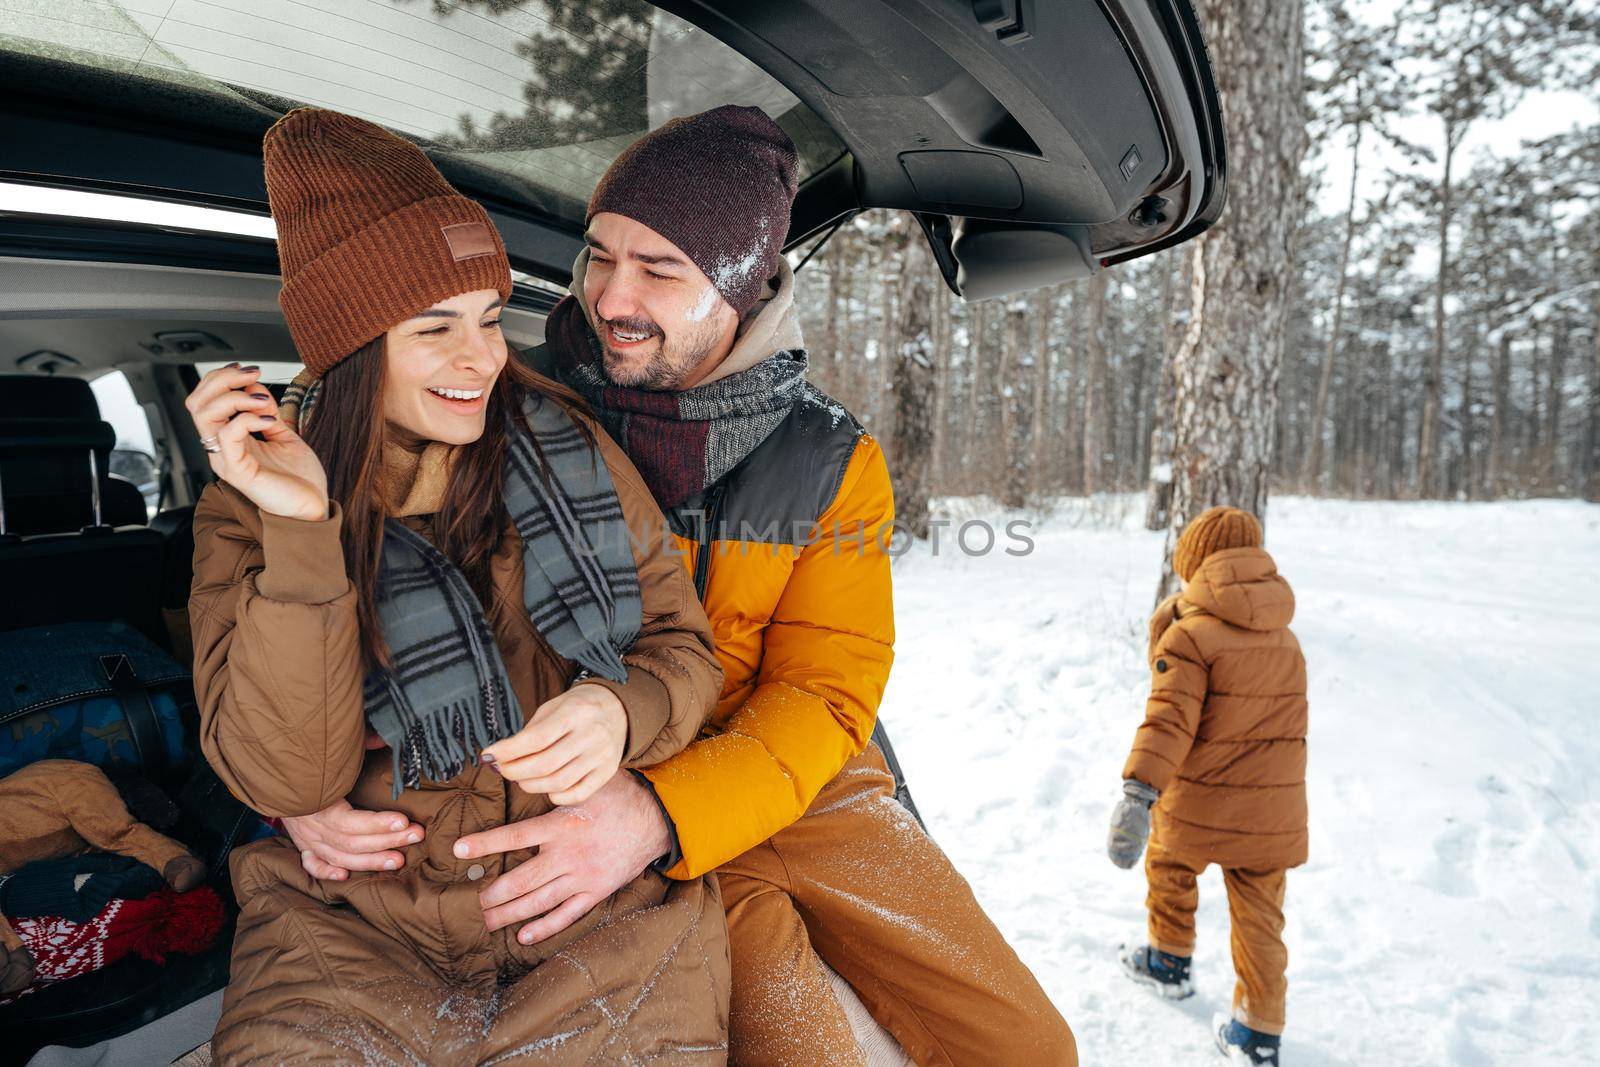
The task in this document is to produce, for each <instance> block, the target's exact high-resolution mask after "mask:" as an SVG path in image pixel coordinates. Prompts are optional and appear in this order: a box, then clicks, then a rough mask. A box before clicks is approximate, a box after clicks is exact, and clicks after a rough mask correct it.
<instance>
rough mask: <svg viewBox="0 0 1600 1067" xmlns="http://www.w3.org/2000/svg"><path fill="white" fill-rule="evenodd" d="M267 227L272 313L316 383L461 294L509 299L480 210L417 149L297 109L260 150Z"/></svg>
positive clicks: (505, 275) (507, 275)
mask: <svg viewBox="0 0 1600 1067" xmlns="http://www.w3.org/2000/svg"><path fill="white" fill-rule="evenodd" d="M261 155H262V159H263V161H264V162H265V164H266V178H267V200H268V202H269V203H270V204H271V206H272V219H273V221H274V222H275V223H276V224H277V227H278V261H279V263H280V264H281V265H282V269H283V289H282V291H281V292H280V293H279V294H278V304H279V306H280V307H282V308H283V317H284V319H285V320H287V321H288V323H289V333H290V335H291V336H292V337H293V338H294V343H295V348H297V349H298V350H299V352H300V358H301V360H302V361H304V363H305V365H306V368H307V369H308V370H310V371H312V372H313V373H314V374H316V375H317V376H318V377H320V376H321V375H323V374H326V373H327V371H328V369H329V368H330V367H332V366H333V365H334V364H335V363H338V362H339V361H340V360H342V359H344V358H345V357H346V356H348V355H351V354H352V353H354V352H355V351H356V350H357V349H359V348H360V347H361V346H362V345H364V344H366V343H367V342H368V341H371V340H372V339H373V338H374V337H377V336H378V335H379V334H381V333H384V332H385V331H386V330H388V329H390V328H391V327H394V326H397V325H399V324H400V323H402V322H404V321H405V320H406V319H408V318H410V317H411V316H413V315H415V314H416V313H417V312H419V311H422V310H424V309H425V308H427V307H430V306H431V305H433V304H436V303H438V302H439V301H441V300H447V299H449V298H450V297H452V296H457V295H459V294H461V293H471V292H476V291H477V290H479V289H496V290H499V292H500V295H501V296H503V297H507V298H509V297H510V296H511V264H510V263H509V262H508V261H507V259H506V249H505V245H504V244H502V243H501V241H500V234H499V233H498V232H496V230H495V228H494V224H493V223H491V222H490V221H489V215H488V213H487V212H485V211H484V210H483V207H482V206H481V205H479V204H478V203H477V202H476V201H474V200H469V199H467V198H466V197H464V196H462V195H461V194H460V193H458V192H456V191H455V189H454V188H452V187H451V185H450V183H449V182H447V181H445V180H444V175H442V174H440V173H439V171H438V168H436V167H435V166H434V165H433V162H432V161H431V160H430V159H428V157H427V156H425V155H423V153H422V150H421V149H420V148H418V147H417V146H416V145H414V144H412V143H411V142H410V141H407V140H405V139H403V138H400V137H396V136H395V135H394V134H392V133H390V132H389V131H388V130H385V129H384V128H383V127H381V126H375V125H373V124H372V123H370V122H366V121H364V120H362V119H358V118H352V117H351V116H349V115H341V114H339V113H338V112H337V111H323V110H320V109H317V108H309V107H307V108H299V109H297V110H294V111H291V112H289V113H288V114H287V115H285V116H284V117H283V118H281V119H279V120H278V121H277V123H276V124H274V125H273V127H272V129H270V130H268V131H267V135H266V138H265V139H264V140H263V142H262V145H261Z"/></svg>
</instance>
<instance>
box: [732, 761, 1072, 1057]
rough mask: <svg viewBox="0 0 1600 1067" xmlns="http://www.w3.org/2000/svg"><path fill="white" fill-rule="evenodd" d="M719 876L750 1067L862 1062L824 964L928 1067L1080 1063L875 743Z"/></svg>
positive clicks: (736, 1011) (740, 1045) (737, 1041)
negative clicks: (904, 801)
mask: <svg viewBox="0 0 1600 1067" xmlns="http://www.w3.org/2000/svg"><path fill="white" fill-rule="evenodd" d="M717 877H718V880H719V881H720V882H721V884H722V897H723V904H724V905H725V906H726V908H727V910H728V933H729V941H730V947H731V950H732V956H733V1004H732V1009H731V1015H730V1020H729V1037H728V1040H729V1051H730V1060H731V1062H732V1063H733V1064H735V1065H738V1067H746V1065H753V1064H785V1065H804V1064H829V1065H836V1064H859V1063H861V1062H862V1061H861V1058H860V1054H859V1053H858V1051H857V1048H856V1043H855V1040H854V1038H853V1037H852V1036H851V1032H850V1025H849V1022H848V1020H847V1018H846V1016H845V1014H844V1011H843V1010H842V1009H841V1008H840V1007H839V1004H838V1001H837V1000H836V999H835V998H834V995H833V992H832V990H831V989H830V987H829V983H828V978H827V975H826V974H825V973H824V972H823V971H822V969H821V968H819V967H818V966H817V963H816V955H820V956H821V957H822V958H823V959H824V960H826V961H827V962H828V964H829V966H831V967H832V968H833V969H834V970H836V971H838V972H839V974H840V975H841V976H842V977H843V978H844V979H845V980H846V981H847V982H849V983H850V985H851V986H852V987H853V988H854V989H855V990H856V992H857V994H858V995H859V996H860V998H861V1001H862V1003H863V1004H865V1005H866V1007H867V1010H868V1011H870V1012H871V1013H872V1016H873V1017H874V1018H875V1019H877V1020H878V1022H879V1023H881V1024H882V1025H883V1026H884V1028H885V1029H887V1030H888V1031H889V1032H890V1033H891V1034H893V1035H894V1036H895V1038H896V1039H897V1040H898V1041H899V1042H900V1044H901V1046H902V1047H903V1048H904V1049H905V1050H906V1052H907V1053H908V1054H909V1055H910V1056H911V1058H912V1059H913V1060H915V1061H916V1062H917V1063H918V1064H919V1065H923V1067H927V1065H930V1064H939V1065H958V1067H965V1065H967V1064H974V1063H1005V1064H1029V1065H1038V1067H1046V1065H1049V1067H1055V1065H1071V1064H1075V1063H1077V1049H1076V1045H1075V1043H1074V1040H1073V1037H1072V1031H1071V1030H1069V1029H1068V1028H1067V1024H1066V1022H1065V1021H1064V1020H1063V1019H1062V1018H1061V1015H1060V1013H1059V1012H1057V1011H1056V1009H1055V1007H1054V1006H1053V1005H1052V1004H1051V1003H1050V998H1049V997H1048V996H1046V995H1045V992H1044V990H1043V989H1042V988H1040V986H1039V983H1038V982H1037V981H1036V980H1035V979H1034V977H1033V975H1032V973H1030V972H1029V970H1028V968H1027V967H1026V966H1025V965H1024V964H1023V963H1022V961H1021V960H1020V959H1018V958H1017V954H1016V953H1015V952H1014V951H1012V949H1011V946H1010V945H1008V944H1006V942H1005V938H1003V937H1002V936H1001V934H1000V931H999V930H997V929H996V928H995V926H994V924H993V923H992V922H990V921H989V917H988V916H986V915H985V914H984V913H983V909H982V908H981V907H980V906H979V904H978V901H977V900H976V899H975V898H974V897H973V895H972V890H971V889H970V888H969V887H968V886H967V883H966V881H965V880H964V879H963V878H962V877H961V875H960V874H959V873H957V872H956V869H955V867H954V866H953V865H952V864H951V863H950V860H949V859H948V858H947V857H946V856H945V854H944V853H943V852H942V851H940V849H939V847H938V846H937V845H935V844H934V843H933V842H932V841H931V840H929V838H928V836H927V835H926V834H924V833H923V832H922V829H921V828H920V827H919V826H918V825H917V823H916V820H915V819H913V818H912V817H911V815H910V813H909V812H907V811H906V810H905V808H903V807H901V806H900V804H899V803H898V802H896V801H895V799H894V779H893V778H892V777H891V776H890V774H889V771H888V768H887V767H886V766H885V764H884V760H883V756H882V754H881V753H880V752H879V751H878V749H877V747H876V746H868V748H867V750H866V751H865V752H863V753H862V754H861V755H860V756H857V757H856V758H855V759H853V760H851V761H850V762H849V763H847V764H846V765H845V767H844V770H842V771H840V772H839V774H838V776H837V777H835V778H834V780H833V781H832V782H830V783H828V785H827V786H825V787H824V788H823V790H822V792H821V794H820V795H819V796H818V797H817V799H816V801H815V802H814V803H813V804H812V805H811V808H810V810H809V811H807V812H806V814H805V815H804V816H802V817H801V818H800V820H799V821H798V822H796V823H794V824H793V825H792V826H789V827H787V828H786V829H784V830H781V831H779V832H778V833H777V834H776V835H774V836H773V837H772V838H771V840H769V841H767V842H766V843H765V844H762V845H758V846H757V847H755V848H753V849H751V850H750V851H749V852H746V853H745V854H744V855H742V856H740V857H739V858H738V859H736V860H733V861H732V862H730V863H727V864H725V865H724V866H723V867H722V868H720V869H719V870H718V872H717ZM813 947H814V948H815V950H816V953H815V954H813V952H812V949H813Z"/></svg>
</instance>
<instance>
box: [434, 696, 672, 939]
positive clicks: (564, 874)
mask: <svg viewBox="0 0 1600 1067" xmlns="http://www.w3.org/2000/svg"><path fill="white" fill-rule="evenodd" d="M588 688H591V689H597V688H599V687H598V686H589V687H588ZM535 846H538V849H539V854H538V855H537V856H534V857H533V858H532V859H529V860H525V861H524V862H523V863H522V864H521V865H520V866H518V867H516V868H513V869H512V870H509V871H507V872H506V873H504V874H502V875H501V876H500V877H499V878H496V879H495V880H494V881H493V882H490V883H489V885H488V887H487V888H486V889H484V891H483V892H482V893H480V894H478V902H479V903H480V904H482V905H483V919H484V922H485V924H486V925H487V926H488V928H489V929H490V930H498V929H500V928H501V927H504V926H510V925H511V924H513V923H518V922H521V921H522V920H524V919H532V918H533V917H534V916H542V918H540V919H538V921H536V922H531V923H529V924H528V925H526V926H524V927H523V928H522V929H521V930H519V931H518V932H517V940H518V941H521V942H522V943H523V944H524V945H531V944H533V943H534V942H536V941H543V940H544V939H545V938H547V937H553V936H555V935H556V934H558V933H560V932H561V931H562V930H565V929H566V928H567V927H568V926H571V925H572V924H573V923H574V922H576V921H577V920H578V919H580V918H581V917H582V916H583V915H585V914H586V913H587V912H588V911H589V909H590V908H592V907H594V906H595V905H596V904H598V903H599V902H600V901H602V900H604V899H606V898H607V897H609V896H610V895H611V894H612V893H615V892H616V891H617V890H618V889H621V888H622V887H623V886H625V885H627V884H628V883H629V882H631V881H633V880H634V879H635V878H637V877H639V875H640V874H641V873H642V872H643V871H644V869H645V868H646V867H648V866H649V865H650V864H651V862H652V861H654V860H655V859H656V858H657V857H659V856H661V855H664V854H665V853H666V852H667V851H668V850H669V849H671V847H672V837H671V832H670V831H669V830H668V828H667V823H666V820H665V819H664V818H663V817H662V815H661V808H660V807H659V806H658V805H657V804H656V800H655V798H654V797H653V796H651V795H650V789H649V787H648V786H646V785H645V784H644V783H643V782H641V781H639V779H638V778H636V777H634V776H633V775H632V774H619V775H617V776H616V777H614V778H612V779H611V781H609V782H607V783H606V784H605V785H604V786H602V787H601V789H600V791H599V792H597V793H595V794H594V795H593V796H591V797H590V798H589V799H588V800H587V801H585V802H584V803H582V804H579V805H576V806H573V807H564V808H557V809H555V810H554V811H552V812H549V813H547V814H544V815H540V816H539V817H537V818H534V819H524V820H523V821H522V822H515V823H510V824H508V825H506V826H500V827H496V828H495V829H493V830H485V831H483V832H482V833H476V834H468V835H467V836H466V837H463V838H461V840H459V841H457V842H456V846H455V854H456V856H457V858H459V859H476V858H478V857H480V856H488V855H494V854H496V853H501V852H515V851H517V850H519V849H528V848H533V847H535Z"/></svg>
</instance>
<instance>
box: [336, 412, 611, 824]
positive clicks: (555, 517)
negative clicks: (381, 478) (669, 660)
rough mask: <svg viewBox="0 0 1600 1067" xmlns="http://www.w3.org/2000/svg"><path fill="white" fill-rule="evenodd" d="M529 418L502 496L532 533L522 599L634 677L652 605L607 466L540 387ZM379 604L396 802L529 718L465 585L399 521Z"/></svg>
mask: <svg viewBox="0 0 1600 1067" xmlns="http://www.w3.org/2000/svg"><path fill="white" fill-rule="evenodd" d="M522 415H523V418H524V419H526V421H527V427H528V428H529V429H531V431H532V434H531V436H530V434H529V433H528V432H527V430H525V429H524V428H523V426H522V424H521V423H520V422H519V420H517V419H516V418H515V417H513V418H512V420H511V421H512V425H511V427H510V433H509V437H510V442H511V447H510V451H509V454H508V457H507V463H506V471H505V503H506V511H507V512H508V513H509V515H510V517H511V521H512V523H513V525H515V526H516V529H517V533H518V534H520V535H521V537H522V560H523V585H522V598H523V604H524V605H525V606H526V607H527V610H528V616H529V618H531V619H532V620H533V624H534V626H536V627H537V628H538V630H539V633H540V634H542V635H543V636H544V639H545V640H546V641H547V642H548V643H549V645H550V647H551V648H552V649H554V650H555V651H556V652H557V653H559V654H560V655H562V656H564V657H566V658H567V659H569V660H572V661H573V662H575V663H577V664H578V665H579V666H580V667H581V668H583V669H584V670H585V671H587V672H590V673H592V674H597V675H600V676H602V677H605V678H609V679H611V680H613V681H617V682H621V681H624V680H625V679H626V678H627V668H626V667H625V666H624V665H623V662H622V653H624V652H626V651H627V650H628V649H629V648H631V647H632V646H633V641H634V638H635V637H637V636H638V633H639V625H640V619H641V613H642V605H641V602H640V595H639V574H638V570H637V569H636V567H635V566H634V561H633V553H632V549H631V544H632V542H631V540H630V538H629V535H628V530H627V525H626V521H625V519H624V518H623V514H622V505H621V502H620V501H619V500H618V499H617V494H616V489H615V488H614V487H613V485H612V483H611V475H610V472H609V471H607V470H606V466H605V463H604V462H602V461H601V460H600V458H599V456H598V455H597V454H596V452H595V449H594V447H593V446H592V445H591V444H590V443H589V442H588V441H586V440H585V439H584V437H583V434H582V432H581V431H580V430H579V428H578V426H577V424H576V423H574V422H573V421H572V419H571V418H570V417H569V416H568V415H567V413H566V412H564V411H563V410H562V409H561V407H560V406H559V405H557V404H556V403H554V402H553V401H549V400H546V399H545V398H543V397H541V396H539V395H538V394H534V393H530V394H529V396H528V399H527V400H526V401H525V403H524V405H523V408H522ZM535 440H537V442H538V448H537V450H536V449H535V446H534V442H535ZM541 455H542V462H541ZM377 609H378V618H379V620H380V622H381V623H382V625H383V636H384V640H385V642H386V643H387V644H388V647H389V656H390V668H389V669H388V670H382V669H378V670H374V671H373V672H372V674H371V675H370V676H369V677H368V678H367V680H366V686H365V697H366V711H367V721H368V722H369V723H370V724H371V725H372V728H373V729H374V730H376V731H378V734H379V736H381V737H382V738H383V739H384V741H386V742H387V743H388V745H389V748H390V750H391V751H392V752H393V754H394V792H395V796H397V797H398V796H399V795H400V790H401V788H402V787H405V788H409V789H415V788H417V786H418V784H419V783H420V782H421V781H422V780H423V779H427V780H429V781H435V782H445V781H449V780H450V779H451V778H454V777H455V776H456V775H458V774H460V773H461V771H462V770H463V769H464V768H465V767H466V765H467V764H468V763H469V762H470V763H472V764H474V765H475V764H476V763H477V762H478V754H479V753H480V752H481V751H482V750H483V748H484V746H485V745H489V744H493V743H494V742H495V741H498V740H500V739H501V738H504V737H509V736H511V735H512V734H513V733H515V732H517V731H518V730H520V729H521V728H522V724H523V714H522V708H521V706H520V705H519V704H518V703H517V697H516V694H515V693H514V692H513V691H512V689H511V683H510V680H509V679H508V678H507V677H506V667H505V663H504V662H503V661H502V660H501V658H500V650H499V648H498V646H496V645H495V642H494V633H493V631H492V630H491V629H490V626H489V622H488V620H487V619H486V618H485V617H484V614H483V609H482V607H481V606H480V605H479V603H478V600H477V598H476V597H475V596H474V595H473V593H472V590H471V588H470V587H469V586H468V585H467V581H466V579H465V578H464V577H463V576H462V574H461V572H460V571H459V570H458V569H456V567H455V565H454V564H452V563H451V562H450V560H449V559H447V558H446V557H445V556H444V554H443V553H442V552H440V551H439V550H438V549H437V548H435V547H434V546H433V545H432V544H431V543H429V542H428V540H427V539H426V538H424V537H422V536H421V535H419V534H417V533H415V532H413V531H412V530H410V529H409V528H407V527H406V526H405V525H404V524H402V523H400V522H399V521H397V520H395V519H389V520H388V521H386V522H385V524H384V539H383V559H382V562H381V564H380V566H379V571H378V592H377Z"/></svg>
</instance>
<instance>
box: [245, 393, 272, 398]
mask: <svg viewBox="0 0 1600 1067" xmlns="http://www.w3.org/2000/svg"><path fill="white" fill-rule="evenodd" d="M250 395H251V396H253V397H255V398H256V399H257V400H271V399H272V394H271V393H251V394H250Z"/></svg>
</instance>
